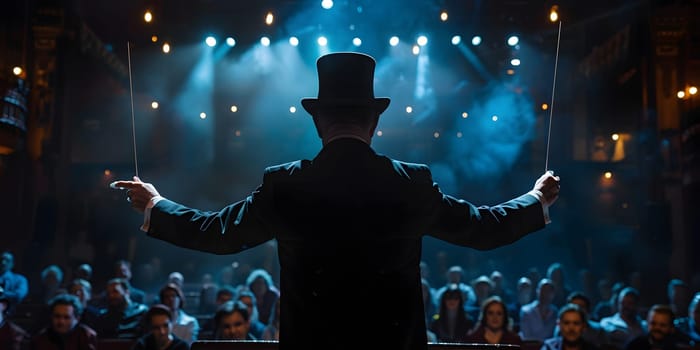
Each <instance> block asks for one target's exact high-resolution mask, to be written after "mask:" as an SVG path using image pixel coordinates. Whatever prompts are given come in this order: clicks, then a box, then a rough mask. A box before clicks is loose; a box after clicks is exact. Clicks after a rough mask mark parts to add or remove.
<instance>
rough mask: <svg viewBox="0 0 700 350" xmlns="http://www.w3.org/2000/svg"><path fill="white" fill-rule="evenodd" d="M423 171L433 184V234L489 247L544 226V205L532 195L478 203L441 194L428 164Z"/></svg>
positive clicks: (455, 242) (484, 248)
mask: <svg viewBox="0 0 700 350" xmlns="http://www.w3.org/2000/svg"><path fill="white" fill-rule="evenodd" d="M420 173H422V174H421V175H419V177H423V179H422V181H423V182H424V183H430V184H432V185H431V186H432V187H431V188H430V190H428V191H430V192H431V193H430V195H429V197H430V199H429V200H428V202H429V203H431V204H430V206H431V208H430V209H429V210H430V211H431V212H432V215H431V224H430V228H429V232H428V235H430V236H433V237H436V238H438V239H441V240H444V241H447V242H450V243H453V244H457V245H461V246H468V247H472V248H476V249H480V250H487V249H494V248H497V247H500V246H503V245H507V244H510V243H513V242H515V241H517V240H518V239H520V238H522V237H523V236H525V235H527V234H529V233H531V232H534V231H537V230H539V229H541V228H543V227H544V226H545V221H544V214H543V210H542V204H541V203H540V202H539V200H538V199H537V198H535V196H533V195H530V194H524V195H521V196H519V197H516V198H514V199H511V200H509V201H506V202H504V203H501V204H498V205H494V206H476V205H474V204H472V203H470V202H468V201H466V200H463V199H458V198H455V197H452V196H450V195H447V194H444V193H442V191H441V190H440V188H439V187H438V185H437V184H436V183H434V182H433V181H432V177H431V175H430V171H429V170H428V168H427V167H424V168H423V169H422V171H420Z"/></svg>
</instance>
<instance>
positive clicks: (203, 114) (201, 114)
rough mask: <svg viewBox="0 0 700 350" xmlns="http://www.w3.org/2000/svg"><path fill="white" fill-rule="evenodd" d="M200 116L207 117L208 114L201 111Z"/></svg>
mask: <svg viewBox="0 0 700 350" xmlns="http://www.w3.org/2000/svg"><path fill="white" fill-rule="evenodd" d="M199 118H201V119H207V114H206V113H204V112H202V113H199Z"/></svg>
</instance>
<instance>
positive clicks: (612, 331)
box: [600, 287, 647, 348]
mask: <svg viewBox="0 0 700 350" xmlns="http://www.w3.org/2000/svg"><path fill="white" fill-rule="evenodd" d="M638 303H639V291H637V290H636V289H635V288H632V287H626V288H624V289H622V290H621V291H620V294H619V295H618V297H617V312H616V313H615V314H614V315H612V316H609V317H605V318H603V319H601V320H600V326H601V327H603V329H605V331H606V332H607V333H608V337H609V338H610V344H612V345H614V346H616V347H618V348H624V347H625V345H627V343H628V342H629V341H630V340H632V339H634V338H636V337H638V336H640V335H644V334H646V332H647V323H646V321H644V320H643V319H642V318H641V317H639V304H638Z"/></svg>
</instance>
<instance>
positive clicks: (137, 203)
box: [109, 176, 160, 213]
mask: <svg viewBox="0 0 700 350" xmlns="http://www.w3.org/2000/svg"><path fill="white" fill-rule="evenodd" d="M109 186H110V187H111V188H114V189H119V190H126V197H127V198H126V200H127V201H128V202H130V203H131V207H132V208H134V209H135V210H137V211H138V212H140V213H143V212H144V210H146V205H148V203H149V202H150V201H151V199H153V198H154V197H157V196H160V194H159V193H158V191H157V190H156V188H155V187H154V186H153V184H150V183H147V182H143V181H141V179H139V178H138V176H134V180H133V181H115V182H112V183H111V184H110V185H109Z"/></svg>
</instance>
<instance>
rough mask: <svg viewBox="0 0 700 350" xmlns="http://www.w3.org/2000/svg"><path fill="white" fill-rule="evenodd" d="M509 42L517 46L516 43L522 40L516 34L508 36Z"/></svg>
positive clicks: (510, 44)
mask: <svg viewBox="0 0 700 350" xmlns="http://www.w3.org/2000/svg"><path fill="white" fill-rule="evenodd" d="M507 42H508V45H509V46H515V45H518V43H519V42H520V39H519V38H518V37H517V36H516V35H511V36H510V37H508V41H507Z"/></svg>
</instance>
